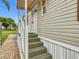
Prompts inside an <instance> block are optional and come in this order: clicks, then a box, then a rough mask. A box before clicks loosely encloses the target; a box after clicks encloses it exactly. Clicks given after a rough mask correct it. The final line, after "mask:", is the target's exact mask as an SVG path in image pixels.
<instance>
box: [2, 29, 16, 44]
mask: <svg viewBox="0 0 79 59" xmlns="http://www.w3.org/2000/svg"><path fill="white" fill-rule="evenodd" d="M9 34H16V30H3V31H2V37H1V38H2V43H4V41H5V40H6V39H7V37H8V35H9Z"/></svg>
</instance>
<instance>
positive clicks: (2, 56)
mask: <svg viewBox="0 0 79 59" xmlns="http://www.w3.org/2000/svg"><path fill="white" fill-rule="evenodd" d="M0 59H20V54H19V50H18V46H17V41H16V36H15V35H14V34H11V35H9V37H8V39H7V40H6V41H5V42H4V44H3V45H2V47H1V48H0Z"/></svg>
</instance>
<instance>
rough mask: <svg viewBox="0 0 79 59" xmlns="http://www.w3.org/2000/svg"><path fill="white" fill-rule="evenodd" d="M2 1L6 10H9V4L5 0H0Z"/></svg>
mask: <svg viewBox="0 0 79 59" xmlns="http://www.w3.org/2000/svg"><path fill="white" fill-rule="evenodd" d="M2 2H3V3H4V4H5V6H6V7H7V9H8V10H10V4H9V2H8V1H7V0H2Z"/></svg>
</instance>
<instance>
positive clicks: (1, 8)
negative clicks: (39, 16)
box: [0, 0, 24, 23]
mask: <svg viewBox="0 0 79 59" xmlns="http://www.w3.org/2000/svg"><path fill="white" fill-rule="evenodd" d="M8 1H9V3H10V11H8V10H7V8H6V6H5V4H4V3H3V2H2V1H1V0H0V16H2V17H10V18H13V19H14V20H15V22H16V23H18V9H17V7H16V6H17V0H8ZM20 14H21V15H24V10H20Z"/></svg>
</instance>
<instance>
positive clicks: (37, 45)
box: [29, 41, 43, 49]
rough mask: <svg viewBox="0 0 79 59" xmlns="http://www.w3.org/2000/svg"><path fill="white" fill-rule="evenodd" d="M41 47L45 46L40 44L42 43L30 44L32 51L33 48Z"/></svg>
mask: <svg viewBox="0 0 79 59" xmlns="http://www.w3.org/2000/svg"><path fill="white" fill-rule="evenodd" d="M40 46H43V43H42V42H40V41H37V42H32V43H29V48H30V49H31V48H36V47H40Z"/></svg>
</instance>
